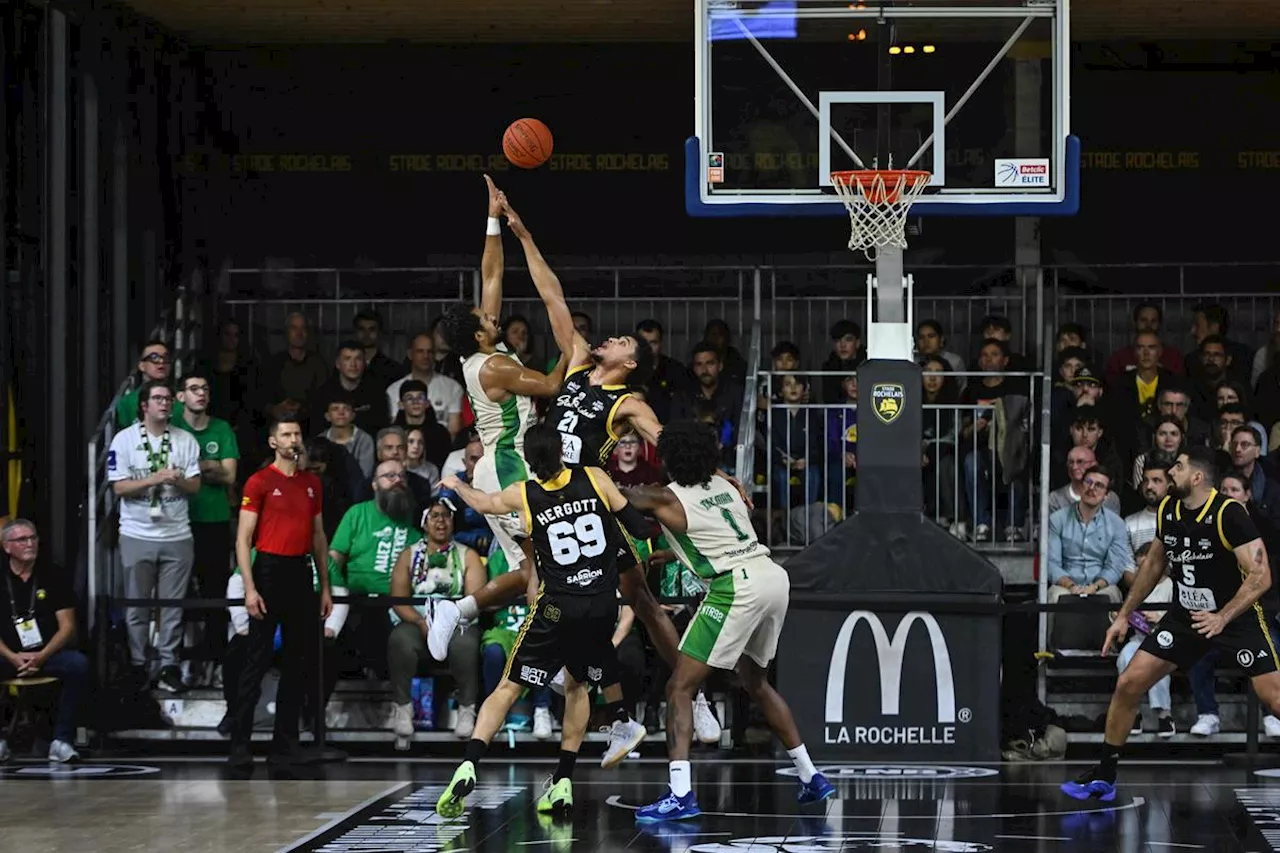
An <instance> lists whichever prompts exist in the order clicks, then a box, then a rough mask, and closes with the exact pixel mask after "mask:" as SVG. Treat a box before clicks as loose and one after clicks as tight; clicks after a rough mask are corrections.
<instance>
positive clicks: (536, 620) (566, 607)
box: [502, 589, 618, 688]
mask: <svg viewBox="0 0 1280 853" xmlns="http://www.w3.org/2000/svg"><path fill="white" fill-rule="evenodd" d="M617 625H618V598H617V593H616V592H615V591H614V590H612V589H611V590H608V591H607V592H602V593H597V594H596V595H564V594H557V593H551V592H545V591H543V592H540V593H539V594H538V600H537V601H536V602H534V605H533V609H531V610H530V611H529V615H528V616H526V617H525V620H524V623H523V624H522V625H521V626H520V633H519V634H518V635H517V636H516V642H515V645H514V646H513V647H512V649H511V656H510V657H509V658H507V668H506V671H505V672H503V674H502V677H503V678H509V679H510V680H512V681H514V682H516V683H517V684H524V685H526V686H528V687H546V686H547V685H549V684H550V683H551V679H553V678H555V675H556V673H557V672H559V671H560V668H561V667H564V668H566V669H568V670H569V674H570V675H571V676H573V679H574V681H579V682H586V683H588V684H593V685H595V686H596V687H597V688H599V687H607V686H609V685H610V684H616V683H617V682H618V654H617V650H616V649H614V647H613V632H614V630H615V629H616V628H617Z"/></svg>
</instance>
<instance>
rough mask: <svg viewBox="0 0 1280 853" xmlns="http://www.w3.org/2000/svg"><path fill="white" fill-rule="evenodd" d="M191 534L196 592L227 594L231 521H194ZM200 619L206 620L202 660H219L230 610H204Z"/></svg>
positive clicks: (202, 595)
mask: <svg viewBox="0 0 1280 853" xmlns="http://www.w3.org/2000/svg"><path fill="white" fill-rule="evenodd" d="M191 537H192V540H193V545H194V547H195V564H194V565H193V566H192V571H191V580H192V583H193V585H194V586H195V588H196V593H197V594H198V595H199V597H200V598H222V597H223V596H225V595H226V594H227V578H229V577H230V576H231V525H230V523H229V522H226V521H217V522H192V524H191ZM200 618H201V620H202V621H203V622H204V639H203V641H202V642H201V644H200V649H199V659H200V660H213V661H220V660H222V657H223V653H224V652H225V651H226V647H227V622H228V621H229V617H228V615H227V609H226V608H225V607H215V608H213V609H211V610H205V611H203V612H202V613H201V614H200Z"/></svg>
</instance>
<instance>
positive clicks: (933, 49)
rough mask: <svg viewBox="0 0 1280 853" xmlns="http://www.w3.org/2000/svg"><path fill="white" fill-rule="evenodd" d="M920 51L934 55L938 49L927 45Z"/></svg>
mask: <svg viewBox="0 0 1280 853" xmlns="http://www.w3.org/2000/svg"><path fill="white" fill-rule="evenodd" d="M920 49H921V50H923V51H924V52H925V53H933V52H934V51H935V50H937V48H936V47H934V46H933V45H931V44H926V45H925V46H924V47H922V48H920Z"/></svg>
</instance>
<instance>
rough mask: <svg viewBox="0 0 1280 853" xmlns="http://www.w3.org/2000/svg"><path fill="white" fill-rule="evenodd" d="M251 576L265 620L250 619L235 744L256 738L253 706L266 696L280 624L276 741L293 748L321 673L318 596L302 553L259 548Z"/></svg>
mask: <svg viewBox="0 0 1280 853" xmlns="http://www.w3.org/2000/svg"><path fill="white" fill-rule="evenodd" d="M253 581H254V585H255V586H256V587H257V589H258V594H259V595H261V596H262V600H263V603H264V605H265V606H266V609H267V612H266V614H265V615H264V616H263V618H261V619H250V620H249V636H248V637H246V638H245V639H246V641H247V642H245V643H244V645H243V651H244V658H243V665H244V668H243V670H242V671H241V673H240V678H239V683H240V689H239V690H238V691H237V692H236V695H235V704H234V707H233V708H232V709H231V743H232V745H233V746H248V745H249V741H250V739H251V738H252V735H253V711H254V708H256V707H257V705H258V699H259V697H261V695H262V677H263V676H264V675H266V674H267V670H268V669H270V668H271V659H272V656H273V652H274V645H275V635H276V626H279V627H280V630H281V641H282V642H281V648H280V690H279V692H278V693H277V694H276V719H275V732H274V738H273V746H274V748H275V749H290V748H292V746H293V744H295V743H296V742H297V740H298V715H299V711H300V710H301V707H302V696H303V693H304V691H306V690H308V689H314V685H315V681H314V679H315V678H316V677H317V676H318V675H319V673H317V672H316V658H317V656H318V650H319V643H320V599H319V596H317V595H316V592H315V589H314V587H313V582H312V578H311V570H310V569H309V568H308V567H307V563H306V560H305V559H304V558H303V557H280V556H277V555H275V554H263V553H259V554H258V556H257V559H255V560H254V561H253ZM225 669H226V668H225V667H224V668H223V670H224V675H225Z"/></svg>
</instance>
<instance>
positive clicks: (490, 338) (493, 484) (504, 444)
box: [442, 175, 566, 570]
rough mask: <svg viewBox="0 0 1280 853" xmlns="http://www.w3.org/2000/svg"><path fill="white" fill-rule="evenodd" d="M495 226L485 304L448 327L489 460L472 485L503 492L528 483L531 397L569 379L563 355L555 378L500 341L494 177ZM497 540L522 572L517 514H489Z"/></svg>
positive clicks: (494, 206) (489, 237) (491, 226)
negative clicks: (527, 433) (526, 458)
mask: <svg viewBox="0 0 1280 853" xmlns="http://www.w3.org/2000/svg"><path fill="white" fill-rule="evenodd" d="M484 179H485V183H486V184H488V187H489V221H488V225H487V227H486V229H485V239H484V255H483V257H482V258H481V261H480V273H481V277H482V280H483V283H482V288H481V292H480V305H479V306H478V307H475V308H471V307H468V306H465V305H460V306H456V307H454V308H451V309H450V310H449V311H448V312H446V313H445V316H444V322H443V324H442V326H443V329H444V334H445V338H446V340H447V341H448V342H449V347H450V348H451V349H452V350H453V351H454V352H456V353H457V354H458V355H459V356H461V357H462V373H463V377H464V379H465V380H466V388H467V396H468V397H469V398H470V399H471V409H472V411H473V412H475V416H476V423H475V427H476V431H477V432H478V433H479V434H480V441H481V443H482V444H483V445H484V456H483V457H482V458H481V459H480V461H479V462H477V463H476V467H475V473H474V475H473V476H472V485H473V486H474V487H475V488H477V489H479V490H480V491H482V492H500V491H502V490H503V489H505V488H506V487H507V486H510V485H511V484H512V483H519V482H523V481H525V480H527V479H529V468H528V466H527V465H526V464H525V461H524V433H525V430H527V429H528V428H529V426H530V425H531V424H532V423H533V420H534V411H533V401H532V400H530V399H529V398H530V397H550V396H552V395H554V394H555V393H556V391H557V390H558V389H559V388H560V383H562V382H563V381H564V371H565V365H566V360H565V359H564V358H563V357H562V358H561V359H560V362H559V364H557V365H556V369H555V370H553V371H552V372H551V374H550V375H547V374H542V373H539V372H538V371H536V370H531V369H529V368H527V367H525V366H524V365H522V364H521V363H520V362H519V360H518V359H516V358H515V357H514V356H513V355H512V354H511V353H509V352H507V350H506V347H505V346H503V345H502V344H501V342H500V341H501V337H502V334H501V331H500V330H499V328H498V314H499V312H500V311H501V310H502V271H503V252H502V223H501V220H500V219H499V217H500V216H502V213H503V205H504V203H505V199H504V197H503V194H502V193H501V192H500V191H499V190H498V188H497V187H495V186H494V185H493V181H492V180H491V179H490V178H489V176H488V175H485V177H484ZM488 521H489V526H490V527H491V528H493V535H494V538H495V539H497V541H498V543H499V544H500V545H501V546H502V550H503V553H504V554H505V555H506V559H507V564H508V566H509V567H510V568H511V569H513V570H514V569H517V568H519V566H520V564H521V562H523V561H524V560H525V556H524V552H523V550H522V549H521V547H520V544H519V540H521V539H523V538H524V530H523V527H522V524H521V522H520V518H519V516H518V514H516V513H512V514H511V515H509V516H498V517H489V518H488Z"/></svg>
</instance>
